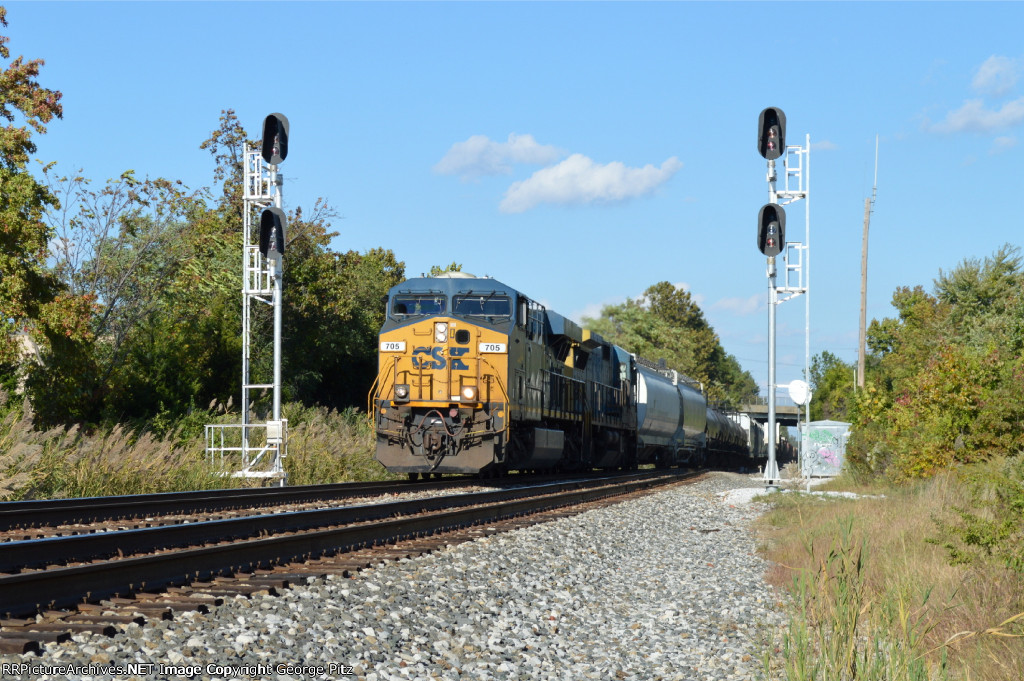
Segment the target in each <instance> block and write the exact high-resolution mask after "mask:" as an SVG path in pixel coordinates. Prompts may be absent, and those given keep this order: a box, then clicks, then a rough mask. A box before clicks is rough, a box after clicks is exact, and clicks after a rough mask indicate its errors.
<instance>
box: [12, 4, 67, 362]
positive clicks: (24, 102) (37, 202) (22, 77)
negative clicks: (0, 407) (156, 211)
mask: <svg viewBox="0 0 1024 681" xmlns="http://www.w3.org/2000/svg"><path fill="white" fill-rule="evenodd" d="M0 26H2V27H6V26H7V19H6V10H5V9H4V8H3V7H0ZM9 40H10V39H9V38H7V37H6V36H2V35H0V57H2V58H3V59H10V49H9V48H8V46H7V43H8V42H9ZM42 66H43V60H41V59H33V60H30V61H25V59H24V58H23V57H16V58H15V59H14V60H13V61H11V62H10V63H9V64H8V65H7V67H6V68H5V69H3V70H2V71H0V117H2V118H4V119H6V121H7V123H8V124H7V125H6V126H5V127H2V128H0V187H2V188H3V191H0V370H2V371H3V373H5V374H6V375H8V376H10V375H11V374H12V373H13V372H14V370H15V367H16V366H17V364H18V362H19V355H20V350H19V345H18V343H19V340H18V338H17V337H16V335H15V334H16V333H17V332H19V331H22V330H23V329H24V328H26V327H31V326H32V325H33V323H34V322H35V321H36V320H38V319H39V316H40V314H44V313H45V308H46V306H47V305H50V304H52V302H53V300H54V298H55V296H56V295H57V294H58V293H59V287H58V284H57V282H56V281H55V280H54V279H53V277H52V276H50V275H49V274H48V273H47V272H46V271H45V257H46V248H47V242H48V241H49V239H50V237H51V232H50V230H49V229H48V227H47V225H46V223H45V222H44V221H43V213H44V211H46V210H47V209H48V208H51V207H54V206H56V205H58V201H57V198H56V197H55V196H54V195H53V194H52V193H51V192H50V191H49V190H48V189H47V187H46V186H45V185H44V184H42V183H40V182H39V181H38V180H37V179H36V178H35V177H34V176H33V175H32V173H31V172H29V170H28V162H29V158H30V157H31V156H32V154H34V153H35V152H36V145H35V142H33V141H32V135H33V133H35V134H43V133H45V132H46V124H47V123H49V122H50V121H52V120H53V119H54V118H61V117H62V115H63V109H62V107H61V103H60V100H61V93H60V92H57V91H56V90H48V89H46V88H44V87H42V86H41V85H40V84H39V82H38V81H37V80H36V79H37V77H38V76H39V72H40V69H41V67H42ZM19 117H20V119H21V121H22V122H23V125H20V126H19V125H15V121H16V120H17V119H18V118H19ZM50 314H51V317H52V316H53V312H52V311H51V313H50Z"/></svg>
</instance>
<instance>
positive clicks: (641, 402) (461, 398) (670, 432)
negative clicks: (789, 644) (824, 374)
mask: <svg viewBox="0 0 1024 681" xmlns="http://www.w3.org/2000/svg"><path fill="white" fill-rule="evenodd" d="M387 306H388V307H387V318H386V321H385V322H384V326H383V327H382V328H381V332H380V346H379V351H380V363H379V373H378V376H377V379H376V381H375V382H374V385H373V387H372V388H371V390H370V396H369V405H368V406H369V413H370V414H371V416H372V419H373V422H374V425H375V429H376V433H377V451H376V458H377V460H378V461H379V462H380V463H381V464H383V465H384V466H385V467H386V468H387V469H388V470H389V471H392V472H404V473H407V474H408V475H409V477H410V478H412V479H416V478H417V477H418V476H420V475H423V476H424V477H426V476H427V475H429V474H441V473H476V474H483V475H487V474H501V473H504V472H506V471H510V470H549V469H560V470H580V469H590V468H603V469H612V468H623V469H628V468H636V467H637V466H639V465H641V464H648V463H653V464H656V465H660V466H676V465H682V464H689V465H702V464H711V465H718V466H729V467H735V466H747V467H753V466H756V465H758V464H760V463H763V461H764V459H765V457H766V456H767V446H766V442H765V439H764V432H763V429H762V428H761V426H760V425H759V424H758V423H757V422H756V421H753V420H751V419H750V418H749V417H748V416H746V415H745V414H730V413H725V412H722V411H718V410H716V409H713V408H711V407H709V406H708V403H707V397H706V395H705V394H704V393H703V391H702V390H701V386H700V385H698V384H695V383H693V382H692V381H690V380H688V379H686V378H685V377H683V376H680V375H679V374H677V373H676V372H674V371H668V370H665V369H664V368H659V367H658V366H657V365H655V364H652V363H650V362H646V361H644V360H642V359H639V358H637V357H635V356H633V355H631V354H630V353H629V352H627V351H626V350H623V349H622V348H620V347H618V346H616V345H613V344H612V343H609V342H607V341H605V340H604V339H603V338H602V337H601V336H599V335H597V334H595V333H592V332H591V331H589V330H587V329H583V328H580V327H579V326H578V325H577V324H575V323H574V322H572V321H571V320H569V319H566V318H565V317H562V316H561V315H559V314H556V313H554V312H551V311H549V310H547V309H545V307H544V306H543V305H540V304H539V303H537V302H536V301H534V300H531V299H530V298H528V297H527V296H525V295H523V294H522V293H520V292H519V291H516V290H515V289H513V288H511V287H509V286H507V285H505V284H502V283H501V282H498V281H496V280H494V279H490V278H477V277H473V276H471V275H466V274H463V273H461V272H451V273H448V274H445V275H443V276H440V277H425V278H418V279H409V280H407V281H405V282H402V283H401V284H399V285H397V286H395V287H393V288H392V289H391V290H390V291H389V293H388V298H387ZM781 458H782V457H781V456H780V459H781Z"/></svg>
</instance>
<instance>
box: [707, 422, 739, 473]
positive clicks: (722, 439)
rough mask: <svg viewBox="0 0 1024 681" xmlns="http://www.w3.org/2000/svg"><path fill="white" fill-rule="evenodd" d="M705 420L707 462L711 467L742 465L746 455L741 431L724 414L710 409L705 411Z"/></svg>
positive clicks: (736, 424) (737, 425)
mask: <svg viewBox="0 0 1024 681" xmlns="http://www.w3.org/2000/svg"><path fill="white" fill-rule="evenodd" d="M707 419H708V447H707V448H708V462H709V463H710V464H711V465H712V466H721V467H729V468H732V467H735V466H740V465H743V459H744V458H745V456H746V453H747V442H746V434H745V433H744V432H743V429H742V428H740V426H739V424H738V423H736V422H735V421H733V420H732V419H730V418H729V417H728V416H727V415H726V414H725V413H723V412H720V411H718V410H717V409H714V408H712V407H708V409H707Z"/></svg>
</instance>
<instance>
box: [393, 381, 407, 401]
mask: <svg viewBox="0 0 1024 681" xmlns="http://www.w3.org/2000/svg"><path fill="white" fill-rule="evenodd" d="M395 399H396V400H407V399H409V386H408V385H407V384H405V383H400V384H398V385H396V386H395Z"/></svg>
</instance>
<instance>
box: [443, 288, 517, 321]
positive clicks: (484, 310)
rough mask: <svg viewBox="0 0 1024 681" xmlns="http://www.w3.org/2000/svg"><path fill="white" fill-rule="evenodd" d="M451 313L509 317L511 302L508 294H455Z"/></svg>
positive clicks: (510, 314)
mask: <svg viewBox="0 0 1024 681" xmlns="http://www.w3.org/2000/svg"><path fill="white" fill-rule="evenodd" d="M452 313H453V314H461V315H476V316H483V317H510V316H512V302H511V301H510V300H509V298H508V296H496V295H494V294H493V293H491V294H484V295H476V294H473V295H466V296H455V298H454V304H453V309H452Z"/></svg>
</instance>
